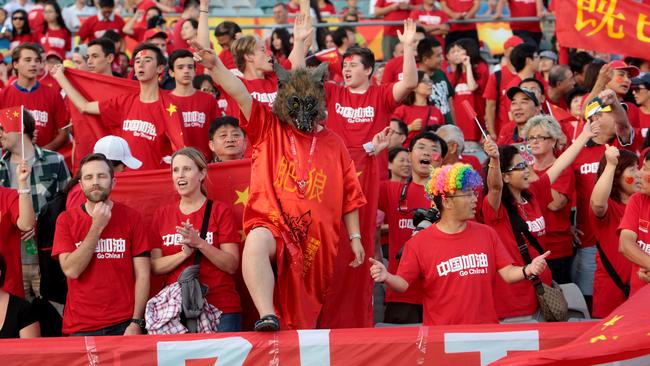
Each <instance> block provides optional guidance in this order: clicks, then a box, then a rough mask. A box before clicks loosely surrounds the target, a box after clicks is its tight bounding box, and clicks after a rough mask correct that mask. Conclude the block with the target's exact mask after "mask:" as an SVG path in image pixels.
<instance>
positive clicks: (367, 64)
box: [341, 46, 375, 79]
mask: <svg viewBox="0 0 650 366" xmlns="http://www.w3.org/2000/svg"><path fill="white" fill-rule="evenodd" d="M355 55H356V56H359V57H360V58H361V64H363V68H364V69H368V68H370V69H371V70H372V71H373V72H374V71H375V54H374V53H372V51H371V50H370V49H369V48H366V47H359V46H352V47H350V48H348V49H347V50H346V51H345V54H343V57H342V58H341V66H343V62H344V61H345V59H346V58H348V57H350V56H355ZM371 77H372V72H371V73H370V75H369V76H368V79H370V78H371Z"/></svg>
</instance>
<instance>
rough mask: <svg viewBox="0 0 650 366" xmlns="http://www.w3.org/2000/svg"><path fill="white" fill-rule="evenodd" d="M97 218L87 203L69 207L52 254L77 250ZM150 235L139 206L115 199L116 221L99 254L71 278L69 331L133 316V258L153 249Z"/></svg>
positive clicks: (104, 233)
mask: <svg viewBox="0 0 650 366" xmlns="http://www.w3.org/2000/svg"><path fill="white" fill-rule="evenodd" d="M92 221H93V219H92V217H90V215H88V214H87V213H86V212H85V210H84V209H82V207H81V206H76V207H69V208H68V209H67V210H66V211H65V212H63V213H62V214H61V215H60V216H59V218H58V219H57V220H56V232H55V234H54V246H53V248H52V256H53V257H57V256H58V255H59V254H61V253H72V252H73V251H75V250H76V249H77V246H78V245H79V244H81V242H82V241H83V240H84V239H85V238H86V235H87V234H88V230H90V226H91V224H92ZM150 235H151V234H150V233H149V232H148V229H147V228H146V227H145V226H144V223H143V222H142V218H141V217H140V214H139V213H138V212H137V211H135V210H134V209H132V208H129V207H127V206H125V205H123V204H121V203H119V202H113V209H112V211H111V220H110V221H109V223H108V225H107V226H106V227H105V228H104V230H103V231H102V234H101V235H100V238H99V241H98V242H97V246H96V247H95V253H96V254H95V255H94V256H93V257H92V259H91V260H90V263H88V266H87V267H86V269H85V270H84V271H83V272H82V273H81V274H80V275H79V277H78V278H77V279H71V278H68V298H67V303H66V306H65V311H64V313H63V333H65V334H72V333H75V332H82V331H93V330H97V329H101V328H105V327H108V326H111V325H116V324H119V323H121V322H124V321H126V320H129V319H131V318H132V317H133V307H134V305H135V298H134V289H135V271H134V268H133V257H135V256H138V255H141V254H143V253H146V252H148V251H149V250H151V245H150V241H149V238H150Z"/></svg>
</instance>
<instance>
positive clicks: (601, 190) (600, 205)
mask: <svg viewBox="0 0 650 366" xmlns="http://www.w3.org/2000/svg"><path fill="white" fill-rule="evenodd" d="M619 156H620V152H619V151H618V149H617V148H616V146H609V145H607V149H606V150H605V158H606V159H607V165H605V169H604V170H603V173H602V174H601V175H600V178H598V181H596V185H595V186H594V190H593V191H591V199H590V206H591V211H593V213H594V214H595V215H596V217H603V216H605V214H606V213H607V199H608V198H609V195H610V194H611V193H612V184H613V183H614V174H615V172H616V165H617V164H618V157H619Z"/></svg>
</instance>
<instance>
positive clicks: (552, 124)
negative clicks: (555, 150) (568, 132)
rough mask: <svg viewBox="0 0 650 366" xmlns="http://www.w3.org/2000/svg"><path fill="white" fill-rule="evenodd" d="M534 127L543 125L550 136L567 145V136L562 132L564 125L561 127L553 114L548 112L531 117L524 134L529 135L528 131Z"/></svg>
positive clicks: (561, 144) (562, 144) (559, 143)
mask: <svg viewBox="0 0 650 366" xmlns="http://www.w3.org/2000/svg"><path fill="white" fill-rule="evenodd" d="M534 127H541V128H542V129H544V131H546V132H547V133H548V134H549V136H551V137H552V138H553V139H554V140H556V141H557V144H558V145H559V146H564V145H566V136H564V132H562V127H560V124H559V123H558V122H557V120H555V118H553V117H552V116H549V115H548V114H538V115H536V116H533V117H531V118H530V119H529V120H528V122H526V125H525V126H524V130H523V134H524V136H528V132H529V131H530V130H532V129H533V128H534Z"/></svg>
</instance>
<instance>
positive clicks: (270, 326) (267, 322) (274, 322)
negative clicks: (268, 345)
mask: <svg viewBox="0 0 650 366" xmlns="http://www.w3.org/2000/svg"><path fill="white" fill-rule="evenodd" d="M278 330H280V320H279V319H278V317H277V316H275V315H273V314H268V315H264V316H263V317H262V318H260V320H258V321H256V322H255V331H256V332H277V331H278Z"/></svg>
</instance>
